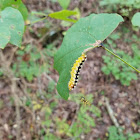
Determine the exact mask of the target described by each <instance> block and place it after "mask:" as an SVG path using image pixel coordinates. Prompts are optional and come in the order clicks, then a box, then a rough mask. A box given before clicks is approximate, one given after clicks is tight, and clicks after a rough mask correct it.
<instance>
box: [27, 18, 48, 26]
mask: <svg viewBox="0 0 140 140" xmlns="http://www.w3.org/2000/svg"><path fill="white" fill-rule="evenodd" d="M46 18H47V17H44V18H41V19H39V20H36V21H34V22H32V23H31V24H29V25H30V26H32V25H33V24H35V23H37V22H40V21H42V20H44V19H46Z"/></svg>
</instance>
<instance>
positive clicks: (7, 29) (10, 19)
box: [0, 7, 24, 48]
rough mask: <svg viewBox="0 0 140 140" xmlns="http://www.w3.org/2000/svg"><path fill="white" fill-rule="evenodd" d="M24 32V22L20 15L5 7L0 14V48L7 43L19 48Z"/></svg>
mask: <svg viewBox="0 0 140 140" xmlns="http://www.w3.org/2000/svg"><path fill="white" fill-rule="evenodd" d="M23 32H24V20H23V17H22V15H21V13H20V12H19V11H18V10H17V9H14V8H11V7H7V8H5V9H4V10H3V11H2V12H1V13H0V36H1V37H0V48H4V47H5V46H6V44H7V43H8V42H9V43H11V44H13V45H16V46H20V45H21V41H22V36H23Z"/></svg>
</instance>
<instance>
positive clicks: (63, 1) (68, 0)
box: [58, 0, 70, 9]
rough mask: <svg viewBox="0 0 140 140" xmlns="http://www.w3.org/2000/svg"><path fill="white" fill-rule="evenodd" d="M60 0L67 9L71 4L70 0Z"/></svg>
mask: <svg viewBox="0 0 140 140" xmlns="http://www.w3.org/2000/svg"><path fill="white" fill-rule="evenodd" d="M58 2H59V4H60V5H61V7H62V8H63V9H67V8H68V6H69V4H70V0H58Z"/></svg>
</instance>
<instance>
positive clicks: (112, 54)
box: [101, 46, 140, 73]
mask: <svg viewBox="0 0 140 140" xmlns="http://www.w3.org/2000/svg"><path fill="white" fill-rule="evenodd" d="M101 47H102V48H104V49H105V50H106V51H108V52H109V53H111V54H112V55H114V56H115V57H117V58H118V59H120V60H121V61H123V62H124V63H125V64H127V65H128V66H129V67H131V68H132V69H134V70H135V71H137V72H138V73H140V71H139V70H138V69H136V68H135V67H133V66H132V65H130V64H128V63H127V62H126V61H124V60H123V59H122V58H120V57H119V56H118V55H116V54H115V53H113V52H111V51H110V50H108V49H107V48H105V47H104V46H101Z"/></svg>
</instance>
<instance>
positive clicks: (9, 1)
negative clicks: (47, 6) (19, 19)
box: [0, 0, 28, 20]
mask: <svg viewBox="0 0 140 140" xmlns="http://www.w3.org/2000/svg"><path fill="white" fill-rule="evenodd" d="M6 7H13V8H15V9H18V10H19V11H20V12H21V14H22V16H23V18H24V20H26V19H27V17H28V10H27V8H26V6H25V5H24V4H23V2H22V0H1V1H0V10H3V9H5V8H6Z"/></svg>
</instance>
